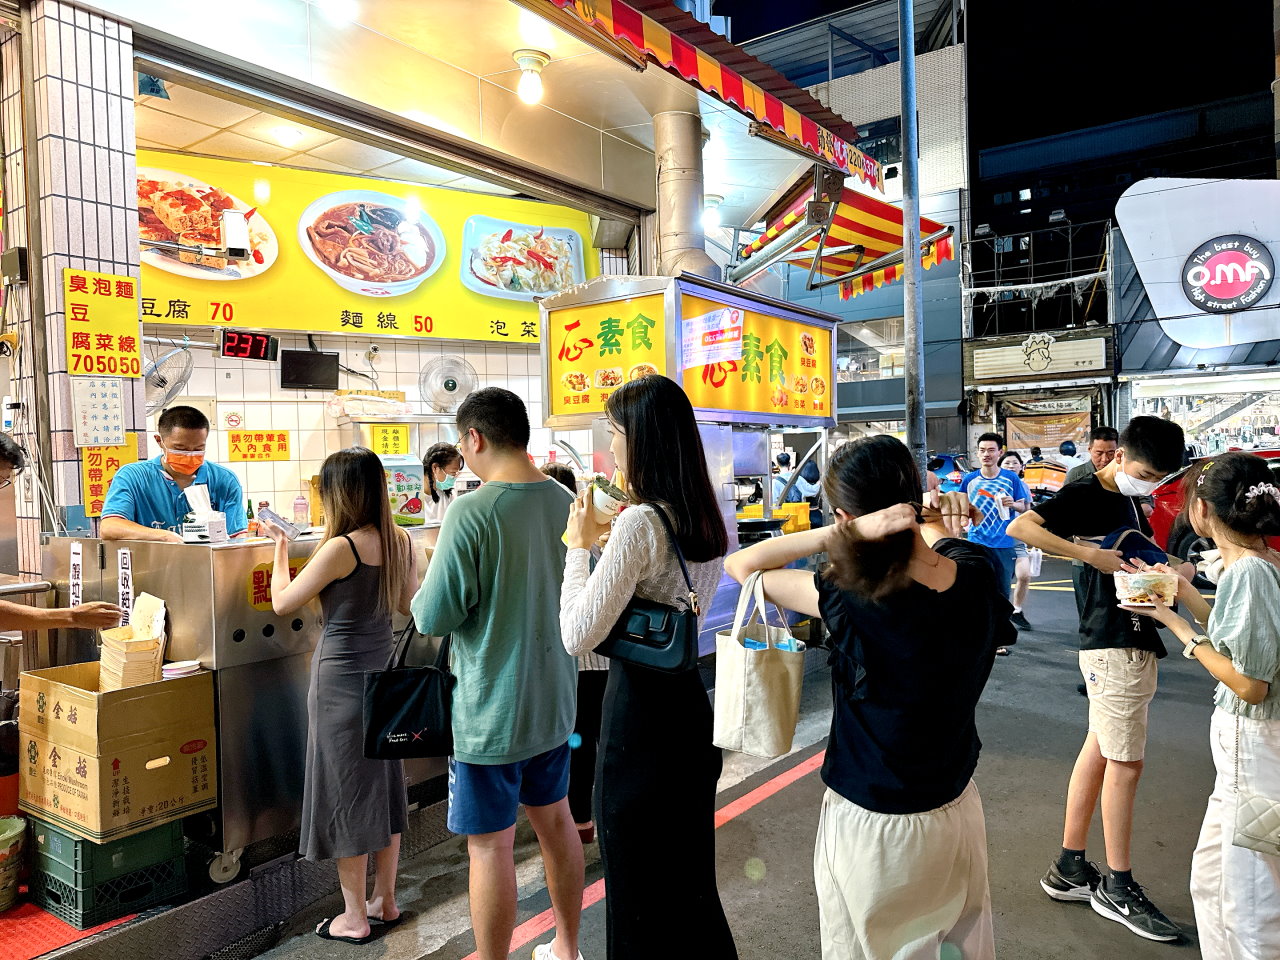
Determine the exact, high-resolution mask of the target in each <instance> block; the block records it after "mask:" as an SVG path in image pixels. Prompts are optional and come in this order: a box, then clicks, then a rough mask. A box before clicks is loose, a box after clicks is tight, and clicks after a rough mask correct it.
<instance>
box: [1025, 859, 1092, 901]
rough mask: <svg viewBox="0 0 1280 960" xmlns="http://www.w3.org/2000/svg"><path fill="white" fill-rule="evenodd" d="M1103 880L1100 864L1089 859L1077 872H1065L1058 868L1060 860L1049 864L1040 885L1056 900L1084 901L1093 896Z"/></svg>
mask: <svg viewBox="0 0 1280 960" xmlns="http://www.w3.org/2000/svg"><path fill="white" fill-rule="evenodd" d="M1101 882H1102V874H1101V873H1099V872H1098V865H1097V864H1096V863H1092V862H1091V861H1089V860H1086V861H1085V862H1084V866H1083V867H1081V868H1080V870H1079V871H1078V872H1076V873H1063V872H1062V871H1061V870H1060V869H1059V868H1058V861H1056V860H1055V861H1054V862H1053V863H1051V864H1049V870H1048V872H1047V873H1045V875H1044V878H1043V879H1042V880H1041V881H1040V887H1041V889H1043V890H1044V892H1045V893H1047V894H1048V895H1049V896H1051V897H1053V899H1055V900H1063V901H1068V900H1079V901H1081V902H1084V901H1086V900H1089V899H1091V898H1092V897H1093V891H1094V890H1096V889H1097V888H1098V884H1100V883H1101Z"/></svg>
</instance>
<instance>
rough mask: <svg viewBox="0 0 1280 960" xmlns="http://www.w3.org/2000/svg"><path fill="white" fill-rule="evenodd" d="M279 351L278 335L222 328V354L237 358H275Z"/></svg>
mask: <svg viewBox="0 0 1280 960" xmlns="http://www.w3.org/2000/svg"><path fill="white" fill-rule="evenodd" d="M279 351H280V340H279V338H278V337H272V336H268V335H267V334H265V333H251V332H249V331H248V330H223V331H222V355H223V356H224V357H234V358H235V359H237V360H275V359H276V356H277V355H278V354H279Z"/></svg>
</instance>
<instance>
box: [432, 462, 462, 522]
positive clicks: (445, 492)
mask: <svg viewBox="0 0 1280 960" xmlns="http://www.w3.org/2000/svg"><path fill="white" fill-rule="evenodd" d="M422 470H423V473H424V474H426V477H425V479H426V483H427V490H426V496H424V497H423V498H422V517H423V519H424V520H426V521H427V522H428V523H432V522H437V523H438V522H443V520H444V512H445V511H446V510H448V509H449V504H451V503H453V484H454V481H455V480H456V478H457V476H458V474H459V473H460V472H461V471H462V454H460V453H459V452H458V448H457V447H456V446H455V445H454V444H452V443H437V444H435V445H433V446H432V447H431V448H430V449H429V450H427V455H426V456H425V457H423V458H422Z"/></svg>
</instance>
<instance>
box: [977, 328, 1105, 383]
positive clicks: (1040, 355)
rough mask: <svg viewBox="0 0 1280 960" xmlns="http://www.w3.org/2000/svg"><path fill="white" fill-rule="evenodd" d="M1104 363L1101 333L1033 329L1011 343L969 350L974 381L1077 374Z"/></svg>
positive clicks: (1101, 366)
mask: <svg viewBox="0 0 1280 960" xmlns="http://www.w3.org/2000/svg"><path fill="white" fill-rule="evenodd" d="M1106 366H1107V340H1106V338H1105V337H1090V338H1087V339H1084V340H1058V339H1057V338H1056V337H1054V336H1052V335H1051V334H1048V333H1033V334H1031V336H1029V337H1027V339H1026V340H1024V341H1022V343H1020V344H1017V345H1014V346H1006V347H985V348H984V347H976V348H975V349H974V351H973V379H974V381H975V382H978V381H982V380H1009V379H1014V378H1018V377H1047V376H1050V375H1053V376H1062V375H1080V374H1085V373H1092V372H1097V371H1099V370H1105V369H1106Z"/></svg>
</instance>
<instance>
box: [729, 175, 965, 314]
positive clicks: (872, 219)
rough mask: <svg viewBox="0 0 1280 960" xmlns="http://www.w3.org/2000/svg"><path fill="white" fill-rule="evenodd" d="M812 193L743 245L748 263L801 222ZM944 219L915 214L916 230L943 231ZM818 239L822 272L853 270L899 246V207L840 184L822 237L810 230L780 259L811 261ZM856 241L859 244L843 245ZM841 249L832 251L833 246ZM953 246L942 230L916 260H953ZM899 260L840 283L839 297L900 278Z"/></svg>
mask: <svg viewBox="0 0 1280 960" xmlns="http://www.w3.org/2000/svg"><path fill="white" fill-rule="evenodd" d="M812 199H813V191H812V189H811V190H809V191H807V192H805V193H802V194H801V195H800V196H799V198H798V199H797V200H795V201H794V202H793V203H791V204H790V205H789V206H788V207H787V208H786V209H784V210H783V211H782V212H781V214H779V215H778V216H777V217H776V218H775V220H774V222H773V223H771V224H770V225H769V227H768V229H767V230H765V232H764V233H763V234H761V235H760V236H759V237H758V238H756V239H755V240H754V241H753V242H752V243H750V244H748V245H747V246H745V247H744V248H743V249H742V254H741V258H742V260H743V261H745V262H747V263H749V262H750V258H751V257H752V256H753V255H756V254H760V253H761V252H762V251H764V250H765V249H766V248H767V247H768V246H769V245H770V244H771V243H772V242H774V241H775V240H777V239H778V237H780V236H781V235H782V234H784V233H786V232H787V230H789V229H790V228H792V227H793V226H795V225H796V224H797V223H800V222H801V221H802V220H803V219H804V217H805V209H806V205H807V204H808V203H809V201H810V200H812ZM946 229H947V227H946V225H944V224H941V223H938V222H937V221H936V220H930V219H929V218H927V217H921V218H920V236H921V238H922V239H923V238H928V237H931V236H934V235H935V234H939V233H942V232H943V231H945V230H946ZM819 243H822V245H823V250H824V251H829V252H824V253H823V254H822V255H821V256H820V257H819V259H818V266H817V272H818V273H821V274H822V275H823V276H825V277H829V278H835V277H843V276H845V275H846V274H850V273H853V272H855V271H856V270H858V268H859V267H860V266H861V265H863V264H868V263H871V262H872V261H874V260H877V259H879V258H880V257H884V256H888V255H889V254H892V253H897V252H899V251H901V250H902V208H901V207H895V206H894V205H893V204H891V203H886V202H885V201H883V200H877V199H876V198H875V197H869V196H867V195H866V194H864V193H859V192H857V191H856V190H851V189H849V188H847V187H846V188H845V189H844V192H843V193H842V194H841V197H840V202H839V204H838V205H837V206H836V210H835V215H834V219H833V220H832V223H831V229H830V230H828V231H827V233H826V239H825V242H824V241H823V237H822V234H821V233H819V234H818V235H817V236H810V237H809V239H807V240H805V241H804V242H802V243H799V244H797V245H796V247H795V249H794V250H793V251H791V253H790V254H788V255H787V256H785V257H783V258H782V259H783V261H785V262H787V263H792V264H796V265H797V266H801V267H805V268H808V267H809V266H810V265H812V263H813V259H814V253H815V251H817V250H818V245H819ZM851 247H855V248H858V249H848V248H851ZM837 250H838V251H840V252H838V253H837V252H834V251H837ZM954 259H955V247H954V245H953V243H952V238H951V236H949V235H948V236H944V237H941V238H939V239H937V240H935V241H934V242H933V243H931V244H929V246H928V249H926V250H925V251H924V252H923V253H922V254H921V257H920V263H921V264H922V265H923V266H924V268H925V269H926V270H928V269H929V268H930V267H932V266H934V264H936V263H938V262H939V261H941V260H954ZM902 272H903V271H902V266H901V265H896V266H887V267H882V268H880V269H878V270H872V271H869V272H867V273H864V274H862V275H860V276H857V277H855V278H853V279H850V280H847V281H845V282H844V283H841V284H840V296H841V298H842V299H845V300H847V299H849V298H850V297H856V296H857V295H858V294H860V293H867V292H869V291H871V290H875V289H876V288H878V287H883V286H884V285H885V284H886V283H893V282H894V281H896V280H900V279H901V278H902Z"/></svg>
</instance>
